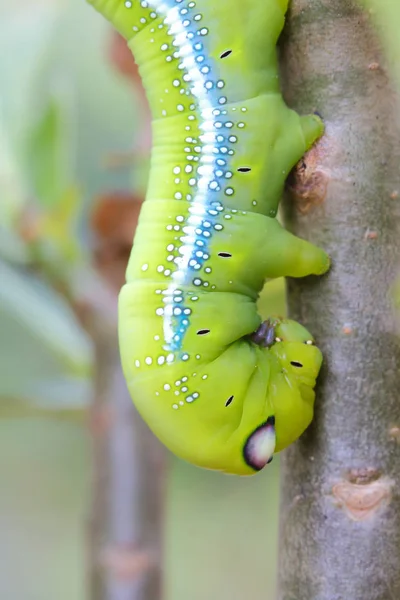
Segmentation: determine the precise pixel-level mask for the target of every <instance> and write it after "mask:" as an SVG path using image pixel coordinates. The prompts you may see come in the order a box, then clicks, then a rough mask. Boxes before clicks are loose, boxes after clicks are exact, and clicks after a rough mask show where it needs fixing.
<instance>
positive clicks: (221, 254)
mask: <svg viewBox="0 0 400 600" xmlns="http://www.w3.org/2000/svg"><path fill="white" fill-rule="evenodd" d="M218 256H221V257H222V258H232V254H229V252H218Z"/></svg>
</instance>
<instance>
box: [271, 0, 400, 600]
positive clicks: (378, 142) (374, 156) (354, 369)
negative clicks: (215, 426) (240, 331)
mask: <svg viewBox="0 0 400 600" xmlns="http://www.w3.org/2000/svg"><path fill="white" fill-rule="evenodd" d="M283 59H284V60H283V64H284V69H285V81H287V82H288V83H287V90H286V97H287V100H288V103H289V104H290V105H291V106H293V107H294V108H296V110H298V111H299V112H301V113H305V112H310V111H312V110H318V112H320V113H321V114H322V116H323V118H324V120H325V123H326V133H325V136H324V138H323V139H322V140H321V141H320V142H319V144H318V145H317V146H316V148H315V149H314V150H312V151H311V152H310V154H309V156H308V157H306V158H305V159H304V161H303V164H302V167H301V168H299V169H298V172H297V176H298V181H299V180H300V183H301V185H300V184H299V186H298V190H297V191H298V194H296V193H295V195H294V201H293V202H292V203H291V204H290V205H288V206H287V215H286V222H287V224H288V227H289V229H290V230H291V231H293V232H295V233H296V234H298V235H300V236H301V237H305V238H307V239H309V240H311V241H312V242H314V243H316V244H319V245H321V246H322V247H324V248H325V249H326V250H327V251H328V252H329V254H330V255H331V256H332V259H333V268H332V270H331V273H330V274H329V275H328V276H327V277H324V278H319V279H315V278H309V280H304V281H294V280H293V281H290V282H289V311H290V314H291V316H292V317H294V318H296V319H298V320H299V321H301V322H302V323H304V324H305V325H306V326H307V327H309V328H310V329H311V331H312V332H313V334H315V336H316V339H317V341H318V345H319V346H320V347H321V348H322V351H323V353H324V357H325V367H324V372H323V373H322V377H321V380H320V385H319V389H318V390H317V402H316V416H315V420H314V422H313V424H312V426H311V427H310V428H309V430H308V431H307V432H306V434H305V435H304V436H302V438H301V439H300V441H299V442H298V443H296V444H294V445H293V446H292V447H291V448H289V449H288V451H286V452H285V453H284V456H283V459H282V494H281V497H282V506H281V557H280V565H281V570H280V595H279V598H281V599H282V600H289V599H290V600H292V599H294V598H296V599H297V600H332V599H333V598H346V599H351V600H389V598H391V599H394V598H399V597H400V574H399V563H400V498H399V495H398V493H396V492H395V490H396V489H398V485H399V471H398V463H399V459H400V445H399V444H398V443H397V442H398V431H399V425H400V405H399V401H398V400H399V372H400V351H399V346H398V343H397V340H396V338H395V336H394V315H393V307H392V305H391V300H390V295H389V293H388V288H389V286H390V285H391V283H392V281H393V279H394V276H395V273H396V269H397V266H398V264H399V258H400V256H399V255H400V247H399V239H400V209H399V204H398V201H397V194H394V191H395V190H398V189H400V188H399V186H400V174H399V168H398V165H399V162H400V137H399V131H398V129H397V128H396V113H397V106H398V104H397V100H398V99H397V98H396V96H395V93H394V91H393V86H392V85H391V82H390V81H389V78H388V76H387V73H386V69H385V63H384V60H383V57H382V55H381V52H380V48H379V46H378V43H377V40H376V36H375V32H374V31H373V30H372V29H371V27H370V24H369V19H368V15H367V13H365V12H362V11H361V10H360V9H359V8H357V6H356V5H355V4H353V3H352V2H349V1H348V0H330V1H329V2H327V1H326V0H308V1H307V2H304V0H294V2H293V4H292V9H291V13H290V16H289V28H288V31H287V39H286V41H285V44H284V56H283ZM304 165H305V167H306V168H305V169H304ZM307 173H308V178H307V177H306V181H305V179H304V175H307ZM321 180H322V181H324V182H325V185H323V186H321V185H319V186H318V190H317V191H316V190H315V189H314V190H313V186H314V187H315V183H316V182H319V183H321ZM305 183H306V184H308V186H309V188H310V189H309V192H310V194H309V198H313V201H312V202H308V205H307V207H306V210H301V208H304V203H301V205H300V209H299V210H298V201H300V202H301V201H302V199H304V189H305ZM294 191H295V192H296V184H295V185H294ZM313 191H314V192H315V191H316V193H315V194H314V196H313V194H312V193H311V192H313Z"/></svg>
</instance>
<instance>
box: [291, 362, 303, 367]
mask: <svg viewBox="0 0 400 600" xmlns="http://www.w3.org/2000/svg"><path fill="white" fill-rule="evenodd" d="M290 364H291V365H293V367H298V368H299V369H301V367H302V366H303V365H302V364H301V362H297V360H291V361H290Z"/></svg>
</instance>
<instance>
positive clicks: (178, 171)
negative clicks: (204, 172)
mask: <svg viewBox="0 0 400 600" xmlns="http://www.w3.org/2000/svg"><path fill="white" fill-rule="evenodd" d="M173 172H174V173H175V175H179V173H180V172H181V168H180V167H174V168H173Z"/></svg>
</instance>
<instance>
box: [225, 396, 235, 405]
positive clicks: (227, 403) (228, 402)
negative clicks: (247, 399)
mask: <svg viewBox="0 0 400 600" xmlns="http://www.w3.org/2000/svg"><path fill="white" fill-rule="evenodd" d="M234 397H235V396H229V398H228V400H227V401H226V402H225V406H229V405H230V404H232V402H233V399H234Z"/></svg>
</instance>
